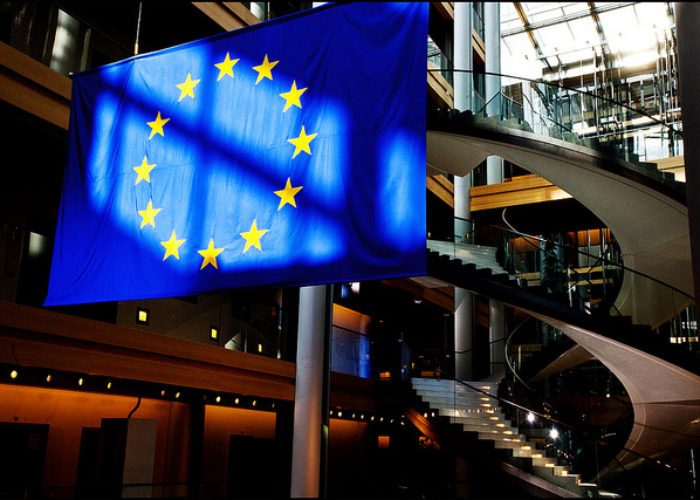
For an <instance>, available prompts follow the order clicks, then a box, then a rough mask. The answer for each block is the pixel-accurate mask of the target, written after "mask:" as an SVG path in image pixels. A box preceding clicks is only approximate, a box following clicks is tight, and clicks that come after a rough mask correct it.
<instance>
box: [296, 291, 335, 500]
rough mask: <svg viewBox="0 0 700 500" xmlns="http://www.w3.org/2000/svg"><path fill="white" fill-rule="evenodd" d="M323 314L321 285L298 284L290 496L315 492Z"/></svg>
mask: <svg viewBox="0 0 700 500" xmlns="http://www.w3.org/2000/svg"><path fill="white" fill-rule="evenodd" d="M325 318H326V287H325V285H316V286H305V287H302V288H301V289H300V290H299V331H298V337H297V362H296V386H295V391H294V437H293V442H292V485H291V488H290V496H291V497H293V498H313V497H318V496H319V487H320V477H321V474H320V473H321V445H322V442H321V441H322V440H321V433H322V426H323V418H322V401H323V350H324V343H325Z"/></svg>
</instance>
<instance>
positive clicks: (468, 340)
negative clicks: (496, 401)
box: [455, 287, 474, 380]
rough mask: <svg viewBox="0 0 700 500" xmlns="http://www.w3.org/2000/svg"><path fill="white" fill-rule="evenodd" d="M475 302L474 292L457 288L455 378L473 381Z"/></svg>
mask: <svg viewBox="0 0 700 500" xmlns="http://www.w3.org/2000/svg"><path fill="white" fill-rule="evenodd" d="M473 318H474V302H473V297H472V292H470V291H469V290H465V289H463V288H459V287H455V378H456V379H458V380H471V379H472V371H473V370H472V367H473V358H472V355H473V352H472V345H473V341H474V331H473V325H474V322H473Z"/></svg>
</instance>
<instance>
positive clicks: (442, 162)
mask: <svg viewBox="0 0 700 500" xmlns="http://www.w3.org/2000/svg"><path fill="white" fill-rule="evenodd" d="M429 128H430V130H429V131H428V143H427V162H428V174H429V175H431V174H437V173H451V174H454V175H458V176H463V175H466V174H467V173H468V172H470V171H471V170H473V169H474V168H475V167H476V166H478V165H479V164H480V163H481V162H482V161H483V160H485V159H486V158H487V157H488V156H490V155H497V156H500V157H501V158H504V159H506V160H508V161H510V162H512V163H514V164H516V165H519V166H521V167H522V168H524V169H526V170H528V171H530V172H533V173H536V174H538V175H540V176H541V177H543V178H545V179H547V180H548V181H550V182H551V183H553V184H555V185H556V186H559V187H560V188H562V189H563V190H565V191H566V192H568V193H569V194H571V195H572V196H573V197H574V198H575V199H576V200H578V201H579V202H580V203H582V204H583V205H584V206H586V208H588V209H589V210H590V211H591V212H593V213H594V214H595V215H596V216H597V217H598V218H599V219H600V220H601V221H603V223H605V225H606V226H607V227H609V228H610V229H611V231H612V232H613V234H614V235H615V237H616V238H617V241H618V243H619V244H620V249H621V251H622V254H623V258H624V264H625V266H627V267H629V268H631V269H635V270H636V271H639V272H641V273H644V274H646V275H649V276H651V277H653V278H655V279H657V280H660V281H662V282H664V283H668V284H669V285H671V286H673V287H676V288H677V289H679V290H681V291H683V292H684V293H686V294H688V295H692V294H693V282H692V273H691V272H690V269H691V262H690V240H689V232H688V231H689V230H688V210H687V207H686V202H685V196H684V193H682V192H681V191H679V189H678V187H677V186H676V185H675V184H674V183H672V182H669V181H664V180H661V179H659V178H657V177H656V176H655V175H653V174H651V173H647V172H645V171H644V170H645V169H644V168H643V167H640V166H637V165H633V164H630V163H627V162H624V161H622V160H619V159H617V158H612V157H608V156H606V155H604V154H602V153H599V152H597V151H594V150H592V149H590V148H586V147H583V146H577V145H574V144H570V143H568V142H565V141H562V140H558V139H553V138H549V137H544V136H540V135H537V134H534V133H531V132H526V131H521V130H512V129H507V128H505V127H494V126H487V125H483V124H478V125H477V124H474V123H473V121H470V120H468V119H467V120H449V119H445V120H432V123H429ZM637 281H638V282H637V283H632V280H631V279H625V282H623V289H622V291H621V292H620V295H619V297H618V302H617V303H616V306H617V307H618V309H619V310H620V312H621V313H622V314H624V315H629V316H632V317H633V320H634V322H635V323H638V324H648V325H651V326H652V327H655V326H658V325H659V324H661V323H663V322H664V321H666V320H668V319H669V318H670V316H671V315H672V314H671V313H670V311H673V310H674V309H675V310H678V308H679V304H680V303H681V302H682V300H679V298H683V297H682V296H681V295H679V294H677V295H676V296H675V297H671V295H670V293H669V292H668V289H666V288H664V287H662V286H660V285H658V286H657V285H655V284H653V282H652V281H651V280H641V281H644V283H639V281H640V280H637ZM642 287H644V288H645V289H644V290H641V288H642ZM686 303H687V302H686ZM684 306H685V303H683V307H684Z"/></svg>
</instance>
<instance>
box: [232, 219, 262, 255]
mask: <svg viewBox="0 0 700 500" xmlns="http://www.w3.org/2000/svg"><path fill="white" fill-rule="evenodd" d="M268 231H269V229H260V230H258V225H257V224H256V222H255V219H253V225H252V226H250V231H247V232H245V233H239V234H240V235H241V236H243V237H244V238H245V248H244V249H243V253H246V252H247V251H248V249H249V248H250V247H251V246H255V248H257V249H258V250H260V251H261V252H262V248H260V237H261V236H262V235H263V234H265V233H266V232H268Z"/></svg>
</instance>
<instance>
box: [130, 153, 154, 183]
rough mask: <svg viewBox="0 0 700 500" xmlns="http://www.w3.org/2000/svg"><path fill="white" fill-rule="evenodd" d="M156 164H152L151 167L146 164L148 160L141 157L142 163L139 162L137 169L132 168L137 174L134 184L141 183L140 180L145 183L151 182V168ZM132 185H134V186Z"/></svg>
mask: <svg viewBox="0 0 700 500" xmlns="http://www.w3.org/2000/svg"><path fill="white" fill-rule="evenodd" d="M155 166H156V164H155V163H154V164H153V165H149V164H148V158H146V157H145V156H144V157H143V161H142V162H141V165H140V166H138V167H134V170H136V173H137V174H139V175H138V177H136V184H138V183H139V182H141V179H143V180H145V181H146V182H151V170H153V167H155ZM136 184H134V185H136Z"/></svg>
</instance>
